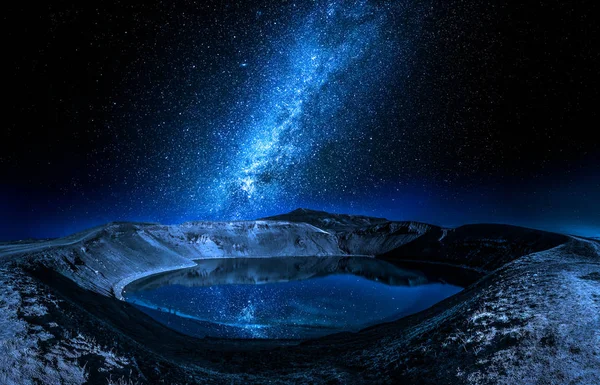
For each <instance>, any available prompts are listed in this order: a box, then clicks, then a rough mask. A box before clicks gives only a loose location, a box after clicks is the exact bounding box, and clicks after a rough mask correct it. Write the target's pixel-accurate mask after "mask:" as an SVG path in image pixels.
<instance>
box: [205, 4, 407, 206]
mask: <svg viewBox="0 0 600 385" xmlns="http://www.w3.org/2000/svg"><path fill="white" fill-rule="evenodd" d="M396 8H397V7H396ZM391 11H395V12H399V9H393V8H389V7H383V8H381V7H380V8H376V7H373V6H371V5H369V4H368V3H367V2H364V1H361V2H354V3H352V4H349V3H343V2H328V3H323V4H317V5H316V6H315V9H314V10H312V11H311V12H309V13H308V15H306V16H303V18H302V21H301V22H300V23H298V25H297V28H294V29H292V30H289V31H286V32H285V34H284V36H282V37H280V38H279V39H277V40H276V42H275V43H274V44H273V45H274V47H275V48H274V51H275V53H274V54H273V55H272V57H267V58H261V57H255V58H251V60H249V61H250V62H252V61H254V64H253V65H254V66H256V67H258V68H257V72H258V73H257V74H256V76H257V77H258V79H257V80H256V81H250V82H249V83H250V84H249V85H248V86H247V87H248V91H249V92H253V93H257V92H259V93H260V96H259V97H258V98H257V99H256V100H255V102H254V104H255V105H252V106H250V107H249V109H246V110H243V112H242V113H243V114H247V115H248V116H249V118H250V119H243V118H240V117H239V116H237V117H234V118H233V119H231V120H232V121H235V122H240V121H241V122H243V123H242V124H240V125H239V126H235V127H227V128H226V130H227V131H229V130H234V131H239V135H234V136H233V137H234V138H235V141H234V142H233V143H231V142H227V141H225V142H224V143H219V144H218V147H217V148H216V149H215V151H216V152H217V154H216V159H217V160H213V163H214V164H218V165H219V167H217V168H216V170H213V171H212V173H213V175H217V177H216V179H215V181H214V182H213V183H210V184H208V185H206V186H204V185H202V186H200V187H199V189H200V190H201V191H203V194H202V195H203V199H202V201H201V202H198V203H199V204H200V205H204V206H206V207H207V208H208V209H209V211H210V212H212V213H215V214H216V215H217V216H220V217H230V218H249V217H252V216H256V215H260V214H264V213H265V212H268V211H267V210H265V208H268V209H269V211H273V210H277V209H279V210H283V209H285V208H289V207H290V204H293V203H296V204H299V203H300V202H299V200H300V199H299V198H300V197H302V193H304V194H306V193H307V192H310V191H311V190H318V191H326V189H327V188H328V187H329V188H331V187H332V186H335V188H340V183H339V180H338V181H336V180H335V179H336V174H335V173H331V172H328V173H327V174H326V175H325V177H324V178H323V179H322V180H321V181H318V182H316V183H314V182H312V181H311V180H310V175H308V176H307V173H308V174H310V173H315V168H316V167H319V164H320V162H318V158H319V156H320V153H321V151H323V149H324V148H326V147H328V148H329V149H330V151H335V153H336V154H337V156H338V157H339V159H338V160H339V163H340V166H339V167H338V169H337V174H338V175H341V174H342V173H344V172H349V170H347V169H346V168H345V167H344V163H347V158H348V157H349V156H355V155H353V154H352V152H351V151H349V149H348V148H343V146H341V145H339V143H341V141H342V140H344V139H347V137H348V136H354V137H356V138H358V139H367V140H368V138H366V137H365V136H366V135H365V133H367V132H368V127H364V126H357V125H356V122H353V121H352V120H351V119H346V117H345V116H344V115H351V114H354V113H358V114H361V113H363V114H368V111H369V108H372V102H373V101H372V100H369V98H368V96H367V97H365V94H367V93H368V92H369V91H370V88H371V87H373V86H374V84H378V82H377V80H379V79H380V78H381V77H382V75H384V74H385V72H386V71H388V72H389V67H391V66H392V65H396V66H402V63H392V60H393V59H395V58H396V59H397V58H398V54H399V53H400V52H401V51H402V49H401V48H402V44H406V42H402V41H390V39H389V38H390V37H389V36H387V38H388V39H386V36H383V34H382V29H384V28H386V27H388V28H389V25H388V24H389V20H388V18H387V17H386V16H387V14H388V13H389V12H391ZM400 60H406V58H400ZM242 65H243V66H248V65H250V64H249V63H248V62H244V63H243V64H242ZM370 96H373V97H377V93H374V94H371V95H370ZM352 98H356V99H359V98H361V100H360V104H361V105H360V107H359V111H353V112H350V111H348V110H347V107H346V105H347V104H348V102H349V100H350V99H352ZM345 119H346V120H345ZM236 133H237V132H236ZM340 179H343V178H340ZM336 182H338V183H336ZM311 185H312V186H311ZM311 187H312V189H311ZM206 197H208V199H205V198H206Z"/></svg>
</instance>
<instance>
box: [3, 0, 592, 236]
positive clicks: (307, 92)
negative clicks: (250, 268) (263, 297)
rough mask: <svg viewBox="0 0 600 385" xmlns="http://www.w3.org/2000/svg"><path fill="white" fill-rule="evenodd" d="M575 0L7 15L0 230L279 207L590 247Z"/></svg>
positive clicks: (212, 4) (202, 5)
mask: <svg viewBox="0 0 600 385" xmlns="http://www.w3.org/2000/svg"><path fill="white" fill-rule="evenodd" d="M576 3H577V2H575V3H573V2H570V3H564V4H561V2H558V1H546V2H543V4H537V5H527V6H518V7H517V6H512V5H509V4H504V2H496V1H489V2H487V1H444V2H441V1H440V2H435V1H425V2H417V1H296V2H292V1H282V2H273V1H254V2H233V1H202V2H194V1H172V2H161V3H157V4H147V3H146V4H142V3H141V2H139V3H137V2H99V1H97V2H84V3H82V2H72V3H70V2H60V3H55V4H41V5H34V4H16V5H11V7H12V9H10V10H9V11H7V12H6V14H5V25H6V26H7V32H6V34H5V36H7V39H6V47H5V57H6V61H7V62H8V65H9V72H8V74H7V75H6V78H7V79H6V82H7V84H6V85H5V96H7V98H8V100H7V101H6V102H5V110H6V112H7V116H8V119H7V121H5V122H4V129H3V130H2V134H1V135H2V136H1V137H0V170H1V171H0V172H1V174H0V175H1V176H2V179H1V181H0V211H1V212H2V215H0V229H1V231H0V239H16V238H26V237H52V236H61V235H66V234H68V233H71V232H74V231H77V230H81V229H83V228H86V227H89V226H92V225H97V224H100V223H105V222H108V221H114V220H135V221H159V222H163V223H178V222H182V221H186V220H196V219H208V220H232V219H253V218H257V217H263V216H267V215H273V214H278V213H281V212H285V211H289V210H292V209H294V208H296V207H311V208H314V209H323V210H329V211H336V212H348V213H357V214H368V215H376V216H383V217H387V218H390V219H410V220H419V221H425V222H432V223H436V224H441V225H457V224H462V223H466V222H505V223H512V224H517V225H524V226H532V227H538V228H543V229H549V230H555V231H564V232H574V233H578V234H581V235H588V236H600V219H599V217H600V215H598V213H600V203H599V202H600V199H598V197H600V166H598V164H599V163H600V148H599V147H600V146H599V145H598V143H597V142H596V141H594V140H592V139H590V134H591V132H593V131H594V130H595V127H596V125H597V108H596V107H597V105H598V102H599V101H600V100H599V98H598V84H597V81H596V80H594V79H595V76H594V75H595V74H596V71H597V68H599V67H598V64H599V63H598V53H597V50H596V48H595V44H594V34H595V33H597V32H598V31H597V29H598V27H597V25H595V21H594V20H593V18H592V17H591V16H590V15H591V13H589V12H583V9H584V8H583V7H579V4H576ZM5 119H6V117H5Z"/></svg>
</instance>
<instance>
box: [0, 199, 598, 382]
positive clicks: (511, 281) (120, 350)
mask: <svg viewBox="0 0 600 385" xmlns="http://www.w3.org/2000/svg"><path fill="white" fill-rule="evenodd" d="M350 254H354V255H357V254H358V255H372V256H375V257H377V258H383V259H386V260H390V261H405V262H403V263H412V264H424V263H426V264H427V265H430V266H435V267H437V268H439V269H441V270H444V271H447V272H448V274H453V275H454V273H450V272H453V271H463V272H469V273H470V275H469V277H470V278H468V279H466V281H465V282H467V283H468V286H467V287H466V289H465V290H464V291H462V292H461V293H459V294H457V295H455V296H453V297H450V298H448V299H447V300H445V301H442V302H440V303H438V304H437V305H435V306H434V307H432V308H430V309H428V310H425V311H423V312H421V313H418V314H415V315H413V316H410V317H407V318H404V319H401V320H398V321H395V322H391V323H387V324H382V325H378V326H374V327H371V328H369V329H366V330H363V331H361V332H359V333H344V334H336V335H332V336H328V337H324V338H321V339H317V340H310V341H304V342H302V343H298V342H291V341H260V340H259V341H235V340H217V339H194V338H191V337H189V336H184V335H181V334H179V333H177V332H175V331H172V330H170V329H168V328H166V327H164V326H162V325H161V324H159V323H157V322H156V321H154V320H153V319H152V318H150V317H149V316H147V315H146V314H144V313H142V312H141V311H139V310H138V309H136V308H135V307H133V306H132V305H130V304H128V303H126V302H124V301H122V300H121V291H122V289H123V287H124V286H125V285H126V284H128V283H130V282H132V281H134V280H136V279H138V278H141V277H145V276H148V275H150V274H153V273H156V272H162V271H169V270H174V269H178V268H181V267H190V266H194V265H195V263H194V260H197V259H203V258H214V257H246V256H247V257H265V258H276V257H279V256H319V255H322V256H325V255H339V256H343V255H350ZM456 274H458V275H460V274H459V273H456ZM40 383H42V384H83V383H89V384H145V383H149V384H196V383H198V384H204V383H209V384H210V383H215V384H221V383H222V384H249V383H257V384H258V383H260V384H262V383H271V384H279V383H281V384H283V383H298V384H303V383H311V384H360V383H365V384H397V383H405V384H598V383H600V242H599V241H598V240H593V239H584V238H579V237H573V236H565V235H560V234H553V233H548V232H543V231H537V230H532V229H525V228H520V227H514V226H506V225H467V226H461V227H458V228H455V229H443V228H440V227H437V226H432V225H427V224H422V223H416V222H390V221H387V220H385V219H382V218H369V217H360V216H349V215H336V214H328V213H324V212H317V211H311V210H305V209H299V210H296V211H293V212H291V213H288V214H284V215H281V216H277V217H272V218H265V219H263V220H258V221H245V222H227V223H225V222H193V223H185V224H182V225H177V226H164V225H158V224H145V223H111V224H108V225H105V226H100V227H97V228H94V229H90V230H88V231H85V232H82V233H78V234H74V235H72V236H70V237H66V238H62V239H55V240H45V241H31V242H14V243H5V244H0V384H7V385H10V384H40Z"/></svg>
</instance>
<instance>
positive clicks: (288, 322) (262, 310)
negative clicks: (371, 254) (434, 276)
mask: <svg viewBox="0 0 600 385" xmlns="http://www.w3.org/2000/svg"><path fill="white" fill-rule="evenodd" d="M461 290H462V288H460V287H457V286H453V285H449V284H442V283H428V284H424V285H419V286H391V285H387V284H384V283H381V282H378V281H374V280H370V279H367V278H364V277H361V276H355V275H352V274H333V275H328V276H325V277H316V278H310V279H305V280H295V281H294V280H293V281H288V282H279V283H266V284H220V285H215V286H200V287H188V286H181V285H167V286H161V287H159V288H156V289H152V290H145V291H139V292H133V293H127V294H126V300H127V301H128V302H132V303H134V304H136V305H138V306H139V307H140V308H141V309H142V310H144V311H146V312H147V313H148V314H150V315H151V316H153V317H154V318H156V319H157V320H159V321H160V322H162V323H164V324H167V325H169V326H170V327H172V328H174V329H176V330H179V331H181V332H183V333H186V334H189V335H194V336H198V337H204V336H211V337H219V338H285V339H288V338H289V339H304V338H313V337H318V336H322V335H326V334H331V333H336V332H341V331H358V330H360V329H362V328H365V327H367V326H370V325H374V324H377V323H381V322H387V321H393V320H396V319H399V318H402V317H404V316H407V315H410V314H413V313H416V312H419V311H421V310H424V309H426V308H428V307H430V306H432V305H433V304H435V303H437V302H439V301H441V300H443V299H445V298H447V297H449V296H451V295H453V294H455V293H457V292H459V291H461ZM157 310H158V311H157Z"/></svg>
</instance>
